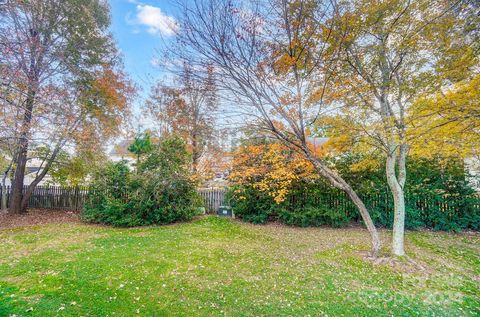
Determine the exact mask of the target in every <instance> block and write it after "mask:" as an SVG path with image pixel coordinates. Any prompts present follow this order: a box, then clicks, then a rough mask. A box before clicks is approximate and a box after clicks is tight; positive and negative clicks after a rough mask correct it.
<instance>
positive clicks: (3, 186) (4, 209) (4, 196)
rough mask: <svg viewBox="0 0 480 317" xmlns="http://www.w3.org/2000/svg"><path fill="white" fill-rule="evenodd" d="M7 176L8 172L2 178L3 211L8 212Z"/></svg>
mask: <svg viewBox="0 0 480 317" xmlns="http://www.w3.org/2000/svg"><path fill="white" fill-rule="evenodd" d="M7 175H8V172H5V173H4V175H3V178H2V211H6V210H7V185H6V181H7Z"/></svg>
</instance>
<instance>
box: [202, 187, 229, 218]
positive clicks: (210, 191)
mask: <svg viewBox="0 0 480 317" xmlns="http://www.w3.org/2000/svg"><path fill="white" fill-rule="evenodd" d="M198 193H199V194H200V196H201V197H202V198H203V201H204V202H205V210H206V211H207V213H215V212H216V211H217V210H218V208H219V207H220V206H223V205H225V204H226V202H225V193H226V190H225V189H224V188H199V189H198Z"/></svg>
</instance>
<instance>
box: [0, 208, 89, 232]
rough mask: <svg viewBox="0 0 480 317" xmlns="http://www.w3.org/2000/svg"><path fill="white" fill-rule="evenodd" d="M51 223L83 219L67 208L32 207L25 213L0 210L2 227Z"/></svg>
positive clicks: (77, 221) (74, 221)
mask: <svg viewBox="0 0 480 317" xmlns="http://www.w3.org/2000/svg"><path fill="white" fill-rule="evenodd" d="M49 223H81V220H80V215H79V213H78V212H72V211H67V210H50V209H31V210H29V211H28V212H27V213H25V214H11V213H4V212H0V229H6V228H16V227H25V226H38V225H44V224H49Z"/></svg>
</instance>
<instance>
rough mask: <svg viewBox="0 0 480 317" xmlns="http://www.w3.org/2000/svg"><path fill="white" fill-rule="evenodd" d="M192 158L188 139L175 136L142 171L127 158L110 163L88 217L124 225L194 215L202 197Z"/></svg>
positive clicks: (143, 164) (90, 203)
mask: <svg viewBox="0 0 480 317" xmlns="http://www.w3.org/2000/svg"><path fill="white" fill-rule="evenodd" d="M188 160H189V156H188V153H187V151H186V148H185V143H184V142H183V141H182V140H181V139H179V138H169V139H165V140H163V141H162V142H161V143H160V145H159V146H158V147H157V148H155V149H153V150H152V151H151V152H150V153H148V154H147V157H146V159H145V160H144V161H143V162H141V163H139V165H138V166H137V169H138V170H137V173H132V172H131V171H130V170H129V169H128V165H127V164H126V162H119V163H108V164H106V165H105V167H104V168H103V169H101V170H100V171H98V172H97V173H96V174H95V177H94V180H93V190H92V192H91V194H90V197H89V201H88V203H87V204H86V206H85V208H84V212H83V219H84V220H85V221H88V222H94V223H103V224H110V225H113V226H121V227H131V226H141V225H151V224H168V223H173V222H176V221H186V220H190V219H191V218H192V217H193V216H194V215H196V214H197V213H198V212H199V209H200V207H201V205H202V201H201V198H200V197H199V195H198V193H197V191H196V184H195V183H194V182H193V181H192V178H191V175H190V171H189V169H188V162H189V161H188Z"/></svg>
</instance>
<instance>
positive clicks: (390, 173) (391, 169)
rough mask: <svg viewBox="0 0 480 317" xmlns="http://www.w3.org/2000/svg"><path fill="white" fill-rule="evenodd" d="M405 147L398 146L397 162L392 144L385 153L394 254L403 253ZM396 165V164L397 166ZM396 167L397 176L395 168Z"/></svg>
mask: <svg viewBox="0 0 480 317" xmlns="http://www.w3.org/2000/svg"><path fill="white" fill-rule="evenodd" d="M405 158H406V147H405V146H403V145H402V146H400V155H399V159H398V162H397V159H396V153H395V149H394V146H391V147H390V151H389V153H388V154H387V162H386V174H387V183H388V187H389V188H390V191H391V193H392V196H393V206H394V219H393V237H392V253H393V255H396V256H403V255H405V248H404V238H405V192H404V185H405V178H406V168H405ZM397 165H398V166H397ZM397 167H398V177H397V174H396V168H397Z"/></svg>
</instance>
